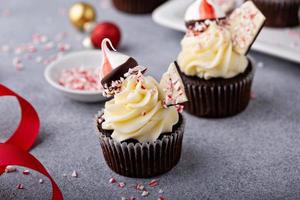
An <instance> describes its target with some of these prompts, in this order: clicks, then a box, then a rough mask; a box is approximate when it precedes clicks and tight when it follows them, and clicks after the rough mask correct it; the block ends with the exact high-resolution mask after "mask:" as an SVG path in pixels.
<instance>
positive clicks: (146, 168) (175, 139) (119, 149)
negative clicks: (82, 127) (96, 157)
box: [97, 113, 185, 178]
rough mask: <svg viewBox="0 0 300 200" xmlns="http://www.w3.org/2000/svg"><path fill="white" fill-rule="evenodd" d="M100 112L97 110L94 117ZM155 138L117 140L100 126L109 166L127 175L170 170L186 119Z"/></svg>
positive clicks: (140, 175)
mask: <svg viewBox="0 0 300 200" xmlns="http://www.w3.org/2000/svg"><path fill="white" fill-rule="evenodd" d="M101 115H102V113H101V114H98V117H97V119H98V118H99V117H100V116H101ZM178 123H180V124H177V125H175V126H176V128H175V130H173V132H172V133H170V134H168V135H164V136H162V138H161V139H157V140H156V141H154V142H144V143H140V142H129V143H127V142H117V141H115V140H113V139H112V138H111V137H110V136H108V135H107V134H106V133H103V132H101V130H100V128H99V123H98V125H97V126H98V129H99V140H100V145H101V148H102V152H103V156H104V159H105V161H106V163H107V165H108V166H109V168H110V169H111V170H113V171H114V172H116V173H118V174H120V175H122V176H128V177H134V178H147V177H153V176H157V175H160V174H163V173H165V172H167V171H169V170H171V169H172V168H173V167H174V166H175V165H176V164H177V163H178V161H179V160H180V156H181V148H182V139H183V133H184V125H185V121H184V118H183V116H182V115H180V120H179V122H178Z"/></svg>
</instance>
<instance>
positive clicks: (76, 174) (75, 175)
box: [71, 170, 78, 178]
mask: <svg viewBox="0 0 300 200" xmlns="http://www.w3.org/2000/svg"><path fill="white" fill-rule="evenodd" d="M71 176H72V177H75V178H78V173H77V172H76V171H75V170H74V171H73V172H72V174H71Z"/></svg>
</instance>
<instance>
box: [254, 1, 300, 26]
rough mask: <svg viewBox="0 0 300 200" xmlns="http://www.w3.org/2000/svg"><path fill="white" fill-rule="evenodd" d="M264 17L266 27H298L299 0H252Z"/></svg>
mask: <svg viewBox="0 0 300 200" xmlns="http://www.w3.org/2000/svg"><path fill="white" fill-rule="evenodd" d="M253 2H254V3H255V4H256V6H257V7H258V8H259V9H260V10H261V11H262V13H263V14H264V15H265V16H266V18H267V19H266V26H269V27H293V26H298V25H299V9H300V1H299V0H253Z"/></svg>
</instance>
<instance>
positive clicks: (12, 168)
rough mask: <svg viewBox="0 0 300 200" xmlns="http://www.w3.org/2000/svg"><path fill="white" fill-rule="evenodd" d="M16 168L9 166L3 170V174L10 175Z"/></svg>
mask: <svg viewBox="0 0 300 200" xmlns="http://www.w3.org/2000/svg"><path fill="white" fill-rule="evenodd" d="M16 171H17V168H16V167H14V166H11V165H8V166H6V168H5V173H12V172H16Z"/></svg>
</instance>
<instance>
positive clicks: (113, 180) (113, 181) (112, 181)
mask: <svg viewBox="0 0 300 200" xmlns="http://www.w3.org/2000/svg"><path fill="white" fill-rule="evenodd" d="M116 182H117V180H116V179H115V178H110V179H109V183H116Z"/></svg>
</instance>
